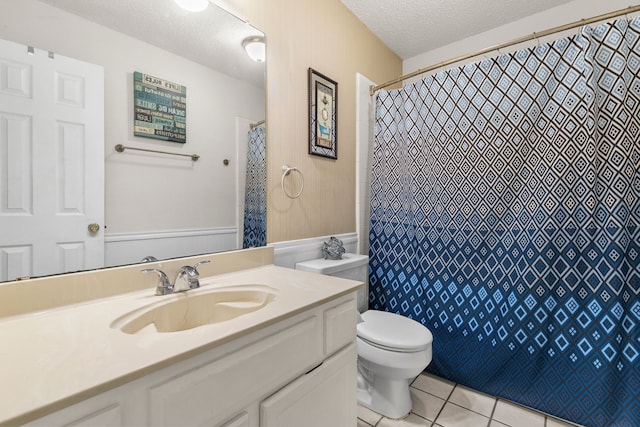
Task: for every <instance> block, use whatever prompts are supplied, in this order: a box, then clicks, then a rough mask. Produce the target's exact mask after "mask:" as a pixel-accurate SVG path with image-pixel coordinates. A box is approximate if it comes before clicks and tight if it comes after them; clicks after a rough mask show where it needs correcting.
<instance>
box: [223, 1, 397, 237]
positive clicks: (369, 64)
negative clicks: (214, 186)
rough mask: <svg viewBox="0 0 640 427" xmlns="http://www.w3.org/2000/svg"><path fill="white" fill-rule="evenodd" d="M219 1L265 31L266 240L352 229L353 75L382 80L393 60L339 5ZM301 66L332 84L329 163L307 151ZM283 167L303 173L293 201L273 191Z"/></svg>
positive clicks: (390, 73) (392, 70)
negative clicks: (333, 149) (334, 140)
mask: <svg viewBox="0 0 640 427" xmlns="http://www.w3.org/2000/svg"><path fill="white" fill-rule="evenodd" d="M221 3H226V5H227V6H228V7H230V9H232V10H234V12H235V13H237V14H238V15H239V16H240V17H242V18H244V19H247V20H248V21H249V22H250V23H252V24H254V25H255V26H257V27H258V28H260V29H261V30H263V31H264V32H265V33H266V34H267V46H268V47H267V98H268V102H267V165H268V168H267V199H268V206H267V241H268V242H279V241H285V240H293V239H302V238H308V237H316V236H324V235H332V234H339V233H347V232H353V231H355V229H356V223H355V179H356V172H355V137H356V102H355V100H356V73H358V72H359V73H361V74H363V75H365V76H367V77H368V78H370V79H371V80H373V81H376V82H384V81H388V80H390V79H392V78H395V77H397V76H399V75H400V74H401V71H402V62H401V60H400V58H398V57H397V56H396V55H395V54H394V53H392V52H391V51H390V50H389V49H388V48H387V47H386V46H385V45H384V44H383V43H382V42H381V41H380V40H379V39H378V38H377V37H375V36H374V35H373V34H372V33H371V32H370V31H369V30H368V29H367V28H366V27H365V26H364V25H363V24H362V23H361V22H360V21H358V20H357V19H356V18H355V17H354V16H353V15H352V14H351V12H350V11H349V10H348V9H347V8H346V7H345V6H344V5H343V4H342V3H341V2H340V1H339V0H268V1H267V0H249V1H247V0H227V1H221ZM309 67H311V68H313V69H315V70H317V71H319V72H320V73H322V74H324V75H326V76H327V77H329V78H331V79H333V80H335V81H337V82H338V159H337V160H331V159H325V158H322V157H318V156H312V155H309V154H308V130H307V127H308V125H307V123H308V114H307V110H308V106H307V104H308V97H307V69H308V68H309ZM284 164H288V165H290V166H295V167H297V168H299V169H300V171H302V173H303V174H304V179H305V188H304V192H303V193H302V195H301V196H300V198H298V199H295V200H290V199H288V198H287V197H286V196H285V195H284V194H283V192H282V190H281V188H280V179H281V176H282V166H283V165H284ZM294 179H295V177H292V180H294ZM295 190H296V189H295V188H292V189H291V191H292V192H294V191H295Z"/></svg>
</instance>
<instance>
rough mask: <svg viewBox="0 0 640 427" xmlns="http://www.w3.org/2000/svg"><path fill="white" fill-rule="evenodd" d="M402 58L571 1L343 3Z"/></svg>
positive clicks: (383, 0) (395, 0)
mask: <svg viewBox="0 0 640 427" xmlns="http://www.w3.org/2000/svg"><path fill="white" fill-rule="evenodd" d="M341 1H342V3H344V5H345V6H346V7H347V8H349V9H350V10H351V11H352V12H353V14H354V15H356V16H357V17H358V19H359V20H360V21H362V22H363V23H364V24H365V25H366V26H367V27H368V28H369V29H370V30H371V31H372V32H373V33H374V34H376V35H377V36H378V37H379V38H380V40H382V41H383V42H384V43H385V44H386V45H387V46H388V47H389V48H390V49H391V50H392V51H393V52H395V53H396V54H397V55H398V56H399V57H400V58H401V59H403V60H404V59H407V58H412V57H414V56H416V55H419V54H421V53H425V52H428V51H430V50H433V49H435V48H438V47H442V46H446V45H448V44H450V43H453V42H456V41H458V40H462V39H464V38H467V37H470V36H473V35H476V34H479V33H482V32H485V31H488V30H490V29H492V28H495V27H499V26H501V25H504V24H507V23H509V22H513V21H517V20H519V19H521V18H524V17H526V16H529V15H533V14H535V13H538V12H542V11H543V10H546V9H550V8H552V7H555V6H558V5H560V4H562V3H568V2H569V1H571V0H341Z"/></svg>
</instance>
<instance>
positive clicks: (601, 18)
mask: <svg viewBox="0 0 640 427" xmlns="http://www.w3.org/2000/svg"><path fill="white" fill-rule="evenodd" d="M638 11H640V5H636V6H629V7H627V8H625V9H620V10H617V11H615V12H609V13H604V14H602V15H598V16H593V17H591V18H588V19H581V20H579V21H575V22H572V23H570V24H565V25H560V26H558V27H553V28H550V29H548V30H544V31H541V32H539V33H533V34H529V35H527V36H523V37H519V38H517V39H513V40H511V41H508V42H506V43H501V44H497V45H494V46H490V47H487V48H484V49H481V50H477V51H475V52H471V53H468V54H466V55H461V56H458V57H455V58H452V59H449V60H447V61H442V62H439V63H437V64H434V65H430V66H428V67H426V68H421V69H419V70H416V71H414V72H412V73H409V74H405V75H403V76H400V77H398V78H396V79H393V80H389V81H388V82H386V83H382V84H379V85H375V86H371V87H370V88H369V95H371V96H373V94H375V93H376V92H377V91H378V90H380V89H384V88H386V87H389V86H392V85H394V84H397V83H400V82H402V81H403V80H406V79H410V78H412V77H416V76H419V75H420V74H424V73H428V72H429V71H433V70H435V69H438V68H441V67H446V66H448V65H452V64H455V63H456V62H460V61H464V60H465V59H470V58H473V57H475V56H480V55H484V54H485V53H489V52H493V51H494V50H497V51H499V50H500V49H504V48H505V47H509V46H513V45H516V44H519V43H524V42H528V41H530V40H535V39H539V38H541V37H546V36H548V35H551V34H554V33H559V32H562V31H566V30H571V29H573V28H576V27H582V26H585V25H588V24H593V23H594V22H598V21H605V20H607V19H611V18H615V17H617V16H621V15H626V14H629V13H633V12H638Z"/></svg>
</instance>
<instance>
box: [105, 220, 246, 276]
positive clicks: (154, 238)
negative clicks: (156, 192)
mask: <svg viewBox="0 0 640 427" xmlns="http://www.w3.org/2000/svg"><path fill="white" fill-rule="evenodd" d="M237 236H238V229H237V228H236V227H220V228H208V229H197V230H171V231H162V232H158V233H118V234H107V235H105V239H104V240H105V266H106V267H113V266H116V265H124V264H132V263H136V262H140V261H141V260H142V259H143V258H144V257H146V256H154V257H156V258H158V259H168V258H176V257H181V256H188V255H197V254H205V253H214V252H222V251H229V250H234V249H238V247H237V238H238V237H237Z"/></svg>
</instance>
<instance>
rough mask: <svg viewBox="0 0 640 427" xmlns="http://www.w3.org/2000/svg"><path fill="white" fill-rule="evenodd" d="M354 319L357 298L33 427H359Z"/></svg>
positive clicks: (170, 367) (173, 365)
mask: <svg viewBox="0 0 640 427" xmlns="http://www.w3.org/2000/svg"><path fill="white" fill-rule="evenodd" d="M355 312H356V294H355V292H354V293H351V294H348V295H346V296H342V297H340V298H337V299H335V300H333V301H330V302H326V303H324V304H322V305H320V306H316V307H314V308H311V309H308V310H306V311H302V312H300V313H298V314H295V315H294V316H292V317H289V318H286V319H284V320H279V321H276V322H275V323H273V324H271V325H268V326H266V327H262V328H260V329H257V330H255V331H252V332H250V333H248V334H246V335H244V336H241V337H239V338H236V339H235V340H232V341H230V342H228V343H225V344H222V345H220V346H217V347H215V348H212V349H210V350H207V351H204V352H202V353H200V354H196V355H193V356H191V357H188V358H185V359H182V360H180V361H177V362H176V361H170V360H169V361H166V367H164V368H161V369H159V370H155V371H153V372H151V373H149V374H147V375H145V376H142V377H139V378H137V379H134V380H132V381H130V382H128V383H125V384H123V385H120V386H118V387H116V388H114V389H111V390H108V391H105V392H103V393H101V394H98V395H96V396H93V397H90V398H88V399H86V400H83V401H81V402H80V403H76V404H74V405H71V406H69V407H67V408H65V409H62V410H60V411H58V412H55V413H52V414H49V415H46V416H44V417H43V418H40V419H37V420H35V421H33V422H31V423H29V424H28V425H30V426H54V425H59V426H98V425H99V426H144V425H146V426H154V427H155V426H157V427H160V426H211V427H213V426H220V427H222V426H224V427H245V426H247V427H249V426H250V427H257V426H264V427H275V426H278V427H287V426H290V427H302V426H355V425H356V407H357V403H356V359H357V356H356V347H355ZM125 358H126V355H123V359H125ZM114 363H115V362H114ZM117 363H123V361H117ZM70 380H72V379H70Z"/></svg>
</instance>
